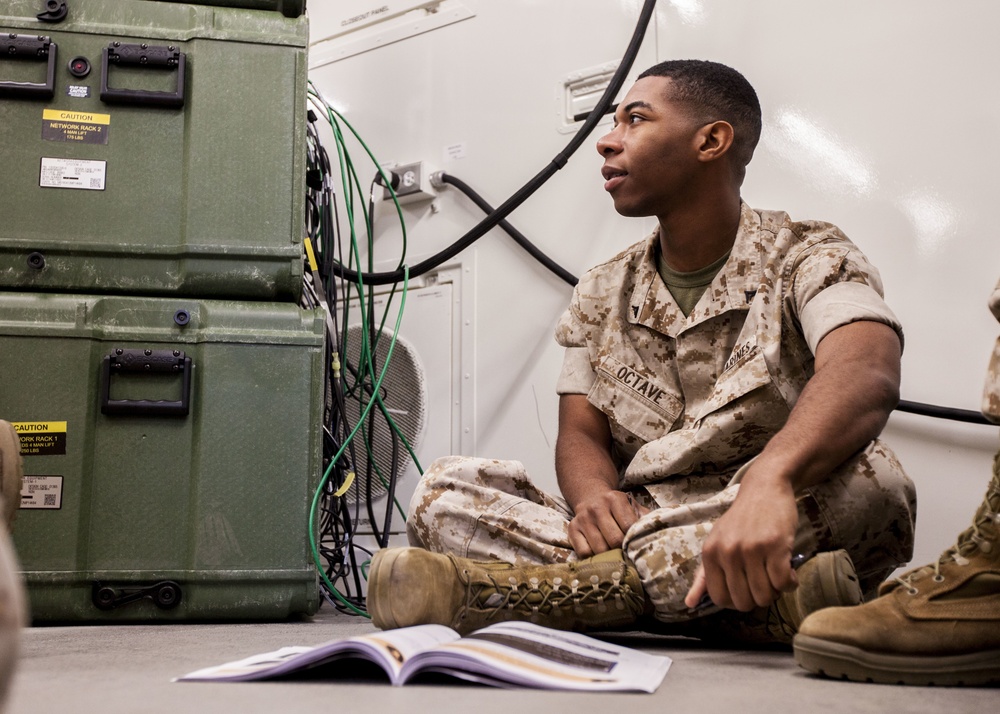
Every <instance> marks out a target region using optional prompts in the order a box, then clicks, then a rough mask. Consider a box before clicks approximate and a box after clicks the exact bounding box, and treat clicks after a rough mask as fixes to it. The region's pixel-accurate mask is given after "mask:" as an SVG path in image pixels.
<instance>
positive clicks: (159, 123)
mask: <svg viewBox="0 0 1000 714" xmlns="http://www.w3.org/2000/svg"><path fill="white" fill-rule="evenodd" d="M303 11H304V2H302V1H301V0H299V1H298V2H296V1H295V0H242V1H234V2H224V1H223V0H215V1H210V2H206V3H203V4H190V3H181V2H174V1H173V0H170V1H168V2H155V1H153V0H65V2H61V1H59V0H55V1H53V0H49V1H47V2H42V1H40V0H6V1H5V2H3V3H0V136H2V138H3V146H4V170H3V171H2V172H0V201H2V202H3V208H4V210H3V215H2V216H0V419H5V420H8V421H11V422H14V424H15V427H16V428H17V429H18V431H19V433H20V436H21V440H22V452H23V454H24V464H25V484H24V489H23V490H22V500H21V509H20V511H19V516H18V519H17V521H16V524H15V529H14V541H15V546H16V548H17V552H18V556H19V558H20V561H21V565H22V570H23V572H24V577H25V581H26V584H27V587H28V594H29V598H30V606H31V614H32V617H33V619H34V620H35V621H36V622H37V621H45V622H55V621H93V622H116V621H186V620H215V619H220V620H261V619H283V618H286V617H289V616H293V615H301V614H311V613H313V612H315V611H316V609H317V608H318V607H319V600H320V596H319V587H318V581H317V575H316V570H315V567H314V565H313V562H312V557H311V547H310V543H309V535H308V533H309V529H308V523H309V508H310V504H311V499H312V496H313V492H314V490H315V489H316V487H317V484H318V481H319V477H320V471H321V468H322V443H321V432H320V423H321V420H322V394H323V387H322V385H323V377H324V355H323V344H324V332H323V319H322V315H321V313H320V312H319V311H315V310H304V309H302V308H301V307H299V305H298V300H299V297H300V294H301V286H302V257H301V252H302V245H301V241H302V235H303V221H304V209H305V199H304V197H305V108H306V80H307V76H306V72H307V63H306V48H307V40H308V26H307V21H306V18H305V17H304V16H302V13H303Z"/></svg>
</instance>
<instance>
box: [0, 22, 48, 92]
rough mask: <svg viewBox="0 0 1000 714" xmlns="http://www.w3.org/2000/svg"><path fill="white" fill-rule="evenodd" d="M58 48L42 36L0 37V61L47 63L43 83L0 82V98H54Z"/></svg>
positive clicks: (12, 35) (10, 35)
mask: <svg viewBox="0 0 1000 714" xmlns="http://www.w3.org/2000/svg"><path fill="white" fill-rule="evenodd" d="M57 51H58V47H57V45H56V43H55V42H53V41H52V40H51V38H49V37H45V36H43V35H31V36H28V35H15V34H5V35H0V59H14V60H29V61H30V60H35V61H41V62H46V61H47V62H48V69H47V70H46V75H45V81H44V82H14V81H10V80H8V81H0V97H18V98H26V99H52V97H53V96H55V87H56V83H55V77H56V54H57Z"/></svg>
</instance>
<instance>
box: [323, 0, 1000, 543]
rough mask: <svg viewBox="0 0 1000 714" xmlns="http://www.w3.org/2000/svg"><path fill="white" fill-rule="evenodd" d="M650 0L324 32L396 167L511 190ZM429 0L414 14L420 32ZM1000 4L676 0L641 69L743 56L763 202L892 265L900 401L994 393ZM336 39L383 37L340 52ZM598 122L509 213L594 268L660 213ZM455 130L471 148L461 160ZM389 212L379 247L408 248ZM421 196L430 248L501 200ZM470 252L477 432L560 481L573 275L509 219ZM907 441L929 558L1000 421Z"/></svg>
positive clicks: (344, 100)
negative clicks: (481, 205)
mask: <svg viewBox="0 0 1000 714" xmlns="http://www.w3.org/2000/svg"><path fill="white" fill-rule="evenodd" d="M321 2H323V0H315V3H314V5H315V4H316V3H321ZM381 4H382V3H372V5H373V6H376V5H381ZM641 4H642V3H641V2H639V1H638V0H621V1H612V0H461V1H459V0H444V2H442V3H441V4H440V6H439V8H438V13H452V14H453V19H452V20H449V21H448V22H447V23H445V22H441V21H440V18H439V19H438V21H436V22H438V25H437V26H436V28H435V29H430V30H427V29H426V27H427V26H426V25H425V26H424V29H423V30H422V31H420V33H419V34H414V35H413V36H409V37H406V38H405V39H394V38H397V37H399V32H398V31H396V34H392V35H390V34H389V33H385V34H384V38H385V39H384V40H382V41H379V35H378V33H379V32H381V30H379V28H378V24H375V25H369V26H367V27H366V28H365V29H364V30H358V31H357V32H347V33H341V34H340V35H339V36H338V37H336V38H334V39H332V40H331V39H327V40H324V41H323V42H318V44H317V45H315V46H314V48H313V54H312V58H313V67H312V70H311V77H312V79H313V81H314V82H315V83H316V84H317V86H319V87H320V89H321V90H322V91H323V92H324V94H325V95H326V96H327V97H328V98H329V99H330V100H331V101H332V102H333V103H334V104H335V105H337V106H338V107H339V108H341V109H342V110H343V111H344V112H345V116H346V117H347V118H348V120H349V121H351V122H352V123H353V124H354V125H355V127H356V128H357V129H358V130H359V132H360V133H361V134H362V135H363V136H364V138H365V140H366V141H367V142H368V143H369V145H370V146H371V148H372V150H373V151H374V152H375V153H376V155H377V156H378V158H379V159H380V160H381V161H383V162H387V161H397V162H400V163H404V162H409V161H414V160H417V159H422V160H424V161H425V162H426V163H427V164H428V165H429V166H430V167H431V168H433V169H441V170H445V171H447V172H450V173H452V174H454V175H455V176H457V177H458V178H461V179H462V180H464V181H466V182H467V183H469V184H470V185H472V186H473V187H474V188H476V189H477V190H478V191H479V192H480V193H481V194H482V195H483V196H484V197H485V198H486V199H487V200H489V201H491V202H492V203H493V204H494V205H499V204H500V203H502V202H503V201H504V200H505V199H506V198H507V197H508V196H509V195H510V194H511V193H513V192H514V191H515V190H516V189H518V188H519V187H520V186H521V185H522V184H524V183H525V182H526V181H527V180H528V179H530V178H531V177H532V176H533V175H535V174H536V173H537V172H538V171H539V170H540V169H542V168H543V167H544V166H545V165H546V164H547V163H548V162H549V160H550V159H551V158H552V157H553V156H555V154H556V153H558V152H559V151H560V150H561V149H562V148H563V146H565V144H566V143H567V142H568V140H569V138H570V136H571V135H569V134H566V133H563V132H562V131H560V121H559V111H560V102H561V101H562V96H561V89H560V88H561V85H562V83H563V82H564V81H565V79H566V77H567V76H569V75H571V74H572V73H574V72H577V71H580V70H584V69H587V68H592V67H596V66H600V65H603V64H605V63H608V62H614V61H617V59H618V58H619V57H620V56H621V54H622V52H623V51H624V48H625V46H626V45H627V43H628V40H629V38H630V36H631V33H632V29H633V25H634V23H635V21H636V18H637V16H638V10H639V8H640V7H641ZM423 12H424V11H418V12H417V13H411V14H410V15H406V16H405V18H406V19H407V20H408V21H412V23H413V27H414V28H416V29H414V32H416V31H417V29H420V23H421V22H424V21H426V17H427V16H426V15H423V14H421V13H423ZM314 14H315V17H314V25H313V30H312V32H313V37H314V38H317V39H322V38H328V37H330V36H331V35H333V34H336V32H335V31H334V28H330V27H324V26H323V21H324V15H323V13H322V12H315V13H314ZM446 19H447V18H446ZM998 21H1000V6H998V5H996V4H995V3H992V2H989V0H978V1H972V0H963V1H960V2H947V3H946V2H942V1H938V0H841V2H838V3H829V2H819V1H818V0H756V1H755V2H752V3H750V2H744V1H743V0H673V1H672V2H670V1H667V0H660V2H659V4H658V7H657V12H656V17H655V23H654V25H655V26H652V27H651V28H650V30H649V32H648V33H647V36H646V39H645V42H644V43H643V47H642V50H641V52H640V55H639V59H638V60H637V62H636V65H635V67H634V71H633V73H632V76H633V77H634V75H635V74H636V73H637V72H638V71H640V70H642V69H645V68H646V67H647V66H649V65H651V64H653V63H654V62H656V61H659V60H661V59H670V58H685V57H696V58H706V59H715V60H719V61H722V62H726V63H728V64H731V65H733V66H735V67H736V68H738V69H740V70H741V71H742V72H743V73H744V74H746V76H747V77H748V78H749V79H750V81H751V82H752V83H753V84H754V86H755V87H756V88H757V91H758V93H759V95H760V99H761V103H762V106H763V109H764V118H765V129H764V134H763V137H762V141H761V146H760V147H759V149H758V151H757V155H756V157H755V159H754V161H753V163H752V164H751V166H750V169H749V172H748V175H747V180H746V184H745V187H744V188H745V190H744V197H745V198H746V199H747V200H748V202H750V204H751V205H753V206H755V207H759V208H780V209H784V210H787V211H788V212H789V213H791V214H792V216H793V217H795V218H801V219H805V218H811V219H819V220H827V221H831V222H833V223H836V224H838V225H839V226H840V227H841V228H843V229H844V231H845V232H846V233H847V234H848V235H849V236H851V238H852V239H853V240H855V242H857V243H858V244H859V245H860V246H861V247H862V249H863V250H864V251H865V252H866V253H867V254H868V255H869V257H871V258H872V260H873V261H874V262H875V263H876V264H877V265H878V266H879V268H880V269H881V272H882V277H883V280H884V284H885V289H886V294H887V298H888V300H889V302H890V304H891V305H892V306H893V308H894V309H895V310H896V311H897V313H898V315H899V317H900V318H901V320H902V321H903V323H904V328H905V331H906V339H907V342H906V351H905V354H904V363H903V367H904V374H903V398H904V399H908V400H914V401H921V402H929V403H934V404H941V405H945V406H954V407H960V408H964V409H973V410H974V409H978V406H979V395H980V392H981V388H982V381H983V377H984V371H985V366H986V362H987V358H988V355H989V352H990V349H991V345H992V343H993V340H994V339H995V336H996V334H997V332H998V327H997V325H996V324H995V322H994V321H993V319H992V317H991V316H990V315H989V313H988V311H987V309H986V307H985V300H986V297H987V295H988V294H989V291H990V290H991V288H992V287H993V285H994V284H995V283H996V280H997V278H998V277H1000V241H998V240H997V238H996V237H995V235H994V233H995V227H994V220H993V213H994V211H995V206H996V204H997V201H996V200H995V199H994V194H995V193H996V189H997V184H998V181H997V179H996V177H995V176H994V173H995V170H996V166H997V165H998V159H1000V133H998V131H997V128H998V127H1000V94H998V93H997V92H996V91H995V86H994V85H995V81H994V76H995V68H996V67H997V66H998V63H1000V48H998V47H997V45H996V43H995V42H994V41H992V37H991V33H992V30H993V28H995V27H996V26H997V23H998ZM365 32H366V33H369V34H368V35H367V36H366V35H363V33H365ZM338 43H339V44H340V45H345V46H346V43H353V45H352V46H353V47H354V48H355V49H356V48H357V47H359V46H361V45H362V44H364V43H368V44H370V45H371V46H372V49H369V50H367V51H361V52H356V53H354V54H351V55H350V56H345V57H344V58H343V59H336V57H337V52H338ZM627 86H628V83H627V84H626V87H627ZM600 132H601V128H599V129H598V132H596V133H595V134H594V135H593V136H592V137H591V138H590V139H588V141H587V142H586V144H585V145H584V147H583V148H581V150H580V151H579V152H578V153H577V154H576V155H575V156H574V157H573V158H572V159H571V160H570V162H569V164H568V165H567V166H566V167H565V168H564V169H563V170H562V171H560V172H558V173H557V174H556V176H555V177H554V178H553V179H552V180H551V181H550V182H549V183H548V184H546V186H545V187H543V188H542V189H541V190H540V191H539V192H538V193H537V194H536V195H535V196H534V197H533V198H531V199H530V200H529V201H528V202H527V203H525V204H524V205H523V206H522V207H521V208H519V209H518V210H517V211H515V212H514V213H513V214H512V215H511V216H510V217H509V220H510V221H511V222H512V223H513V224H514V225H515V226H517V227H518V228H519V229H520V230H521V231H522V232H523V233H525V234H526V235H527V236H528V237H529V238H530V239H531V240H532V241H533V242H535V243H536V244H537V245H538V246H539V247H541V248H542V249H543V250H544V251H545V252H547V253H548V254H549V255H551V256H552V257H553V258H555V259H556V260H557V261H559V262H560V263H561V264H563V265H564V266H565V267H566V268H568V269H569V270H571V271H573V272H574V273H577V274H579V273H580V272H582V271H583V270H584V269H586V268H587V267H589V266H591V265H593V264H595V263H597V262H599V261H600V260H603V259H604V258H607V257H609V256H611V255H612V254H614V253H615V252H617V251H618V250H620V249H621V248H622V247H624V246H626V245H628V244H630V243H632V242H634V241H635V240H638V239H639V238H640V237H641V236H642V235H643V234H644V233H645V232H646V231H647V230H648V229H649V228H650V227H651V226H652V222H651V221H650V220H648V219H647V220H627V219H623V218H621V217H618V216H617V215H616V214H615V213H614V210H613V208H612V205H611V201H610V200H609V199H608V198H607V196H605V195H604V193H603V191H602V180H601V178H600V175H599V169H600V165H601V161H600V159H599V157H598V155H597V153H596V151H595V150H594V142H595V141H596V139H597V137H598V135H599V133H600ZM448 147H453V150H454V147H459V153H461V154H463V156H462V157H461V158H456V157H455V156H454V155H451V156H449V154H448V151H447V149H448ZM352 153H353V152H352ZM355 156H356V157H357V156H360V154H356V155H355ZM366 170H367V169H366ZM370 176H371V172H370V171H369V173H368V174H367V177H368V178H364V179H363V180H369V178H370ZM385 208H386V207H385V206H380V207H379V212H378V215H379V219H378V225H377V228H376V233H377V235H378V239H377V242H376V247H375V251H376V253H377V254H378V255H377V261H378V262H382V261H385V260H389V259H390V258H393V257H394V256H396V255H397V254H398V251H399V245H400V241H399V230H398V227H397V226H396V225H395V223H394V222H393V221H392V220H391V216H390V213H389V212H388V211H386V210H384V209H385ZM404 212H405V214H406V219H407V226H408V233H409V245H410V251H411V259H408V262H410V263H411V264H412V263H414V262H417V261H418V260H419V259H421V258H424V257H426V256H428V255H430V254H431V253H433V252H435V251H437V250H440V249H441V248H443V247H444V246H446V245H448V244H449V243H451V242H452V241H454V240H455V239H456V238H458V237H459V236H460V235H461V234H462V233H464V232H465V231H466V230H467V229H468V228H470V227H472V226H473V225H474V223H475V222H476V221H478V220H479V219H480V218H481V217H482V214H481V212H480V211H479V210H478V209H477V208H475V207H474V206H472V205H471V203H469V202H468V201H467V200H466V199H465V198H464V197H462V196H461V195H460V194H459V193H458V192H457V191H456V190H455V189H453V188H450V187H446V188H444V189H442V190H441V192H440V194H439V197H438V198H437V200H436V202H435V205H434V206H433V208H432V206H431V205H430V204H428V203H424V204H414V205H408V206H405V207H404ZM467 265H473V266H475V270H476V275H475V281H474V284H475V310H474V317H473V318H472V319H471V322H472V323H474V324H470V325H468V328H469V329H470V330H474V331H475V357H474V360H473V363H474V364H473V370H472V373H471V375H470V381H471V382H472V384H471V385H469V386H470V388H473V389H474V390H475V412H476V413H475V425H476V426H475V431H476V433H475V435H474V442H472V443H474V444H475V449H474V450H475V452H476V453H477V454H479V455H483V456H492V457H497V458H517V459H520V460H522V461H523V462H525V464H526V465H527V466H528V468H529V470H530V471H532V472H533V473H534V474H536V476H537V477H538V478H539V480H540V481H541V482H542V483H544V484H546V485H549V486H554V477H553V476H552V465H551V464H552V446H553V444H554V439H555V433H556V406H557V402H556V397H555V395H554V392H553V385H554V381H555V377H556V375H557V373H558V369H559V364H560V359H561V354H560V351H559V348H558V347H557V346H556V345H555V344H554V342H553V341H552V338H551V332H552V328H553V326H554V324H555V321H556V319H557V318H558V316H559V314H560V312H561V311H562V309H563V308H564V306H565V304H566V303H567V301H568V299H569V295H570V290H569V287H568V286H566V285H565V284H563V283H562V282H561V281H559V280H558V279H557V278H555V277H553V276H551V275H550V274H549V273H548V272H547V271H545V270H544V269H543V268H541V267H540V266H538V265H537V264H536V263H534V262H533V261H532V259H531V258H530V257H528V256H527V254H525V253H524V252H523V251H522V250H521V249H520V248H519V247H518V246H516V245H515V244H514V243H513V242H512V241H511V240H509V239H508V238H507V237H506V236H505V235H504V234H503V233H502V232H501V231H499V230H498V229H494V230H493V231H491V232H490V233H489V234H487V236H485V237H484V238H482V239H481V240H480V241H479V242H478V243H477V244H476V246H475V247H474V248H472V249H470V251H469V259H468V262H467ZM428 367H429V368H431V369H433V368H434V366H433V365H428ZM431 428H433V425H431ZM886 437H887V440H889V441H890V443H891V444H892V445H893V446H894V447H895V448H896V450H897V452H898V453H899V455H900V458H901V459H902V461H903V463H904V465H905V466H906V467H907V469H908V471H909V472H910V473H911V475H912V476H913V478H914V480H915V481H916V482H917V486H918V493H919V495H920V497H921V503H920V513H919V525H918V543H917V555H916V559H917V560H920V561H924V560H928V559H930V558H933V557H935V556H936V555H937V553H938V552H939V551H941V550H942V549H943V548H944V547H946V546H947V545H949V544H950V543H951V542H952V541H953V540H954V537H955V535H956V534H957V533H958V531H959V530H961V529H963V528H964V527H965V526H966V525H967V524H968V522H969V520H970V518H971V516H972V512H973V510H974V508H975V505H976V503H978V501H979V500H980V498H981V496H982V494H983V492H984V490H985V486H986V482H987V480H988V477H989V464H990V458H991V456H992V453H993V450H994V449H995V447H996V446H997V443H998V439H997V433H996V429H995V428H991V427H983V426H976V425H960V424H953V423H945V422H941V421H938V420H933V419H930V418H927V417H918V416H913V415H905V414H896V415H894V416H893V418H892V420H891V421H890V426H889V428H888V430H887V434H886Z"/></svg>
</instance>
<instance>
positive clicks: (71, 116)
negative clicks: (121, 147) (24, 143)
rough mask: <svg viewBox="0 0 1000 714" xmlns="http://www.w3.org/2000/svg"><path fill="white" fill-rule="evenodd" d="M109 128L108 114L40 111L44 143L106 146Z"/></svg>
mask: <svg viewBox="0 0 1000 714" xmlns="http://www.w3.org/2000/svg"><path fill="white" fill-rule="evenodd" d="M110 126H111V115H110V114H97V113H94V112H69V111H64V110H62V109H45V110H43V111H42V138H43V139H45V140H46V141H75V142H79V143H81V144H107V143H108V129H109V127H110Z"/></svg>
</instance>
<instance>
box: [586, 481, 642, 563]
mask: <svg viewBox="0 0 1000 714" xmlns="http://www.w3.org/2000/svg"><path fill="white" fill-rule="evenodd" d="M646 513H649V509H647V508H644V507H643V506H640V505H639V504H638V503H636V502H635V501H634V500H633V499H632V497H631V496H629V495H628V494H626V493H623V492H622V491H613V490H605V491H601V492H600V493H598V494H596V495H594V496H592V497H590V498H588V499H586V500H584V501H582V502H580V503H578V504H577V506H576V509H575V515H574V517H573V520H572V521H570V524H569V539H570V542H571V543H572V544H573V549H574V550H575V551H576V553H577V555H579V556H580V557H581V558H589V557H590V556H592V555H597V554H598V553H603V552H605V551H607V550H612V549H614V548H620V547H621V545H622V540H623V539H624V538H625V531H627V530H628V529H629V527H630V526H631V525H632V524H633V523H635V522H636V521H637V520H639V518H640V517H641V516H643V515H645V514H646Z"/></svg>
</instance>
